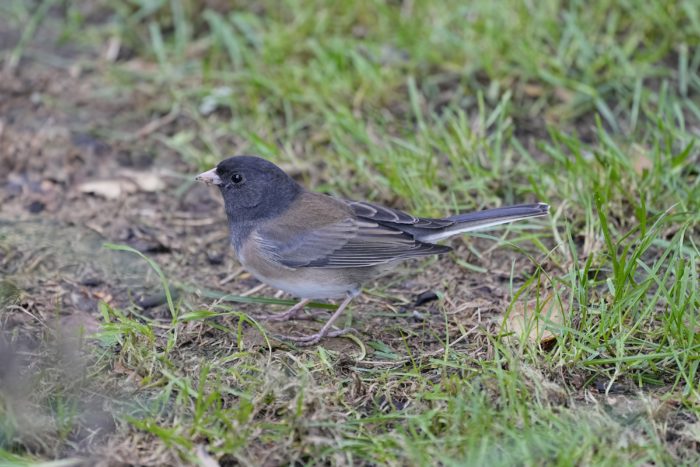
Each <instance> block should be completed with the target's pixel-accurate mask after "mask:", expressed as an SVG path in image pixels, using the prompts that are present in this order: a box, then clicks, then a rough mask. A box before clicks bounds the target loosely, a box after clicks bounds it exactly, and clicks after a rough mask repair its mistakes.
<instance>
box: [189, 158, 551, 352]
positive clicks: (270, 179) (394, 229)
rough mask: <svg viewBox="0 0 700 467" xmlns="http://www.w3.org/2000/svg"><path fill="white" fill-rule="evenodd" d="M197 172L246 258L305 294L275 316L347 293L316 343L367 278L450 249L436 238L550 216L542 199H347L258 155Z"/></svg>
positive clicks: (313, 338)
mask: <svg viewBox="0 0 700 467" xmlns="http://www.w3.org/2000/svg"><path fill="white" fill-rule="evenodd" d="M197 180H199V181H202V182H206V183H210V184H214V185H217V186H218V187H219V190H220V191H221V194H222V196H223V197H224V205H225V209H226V216H227V217H228V224H229V229H230V233H231V243H232V244H233V247H234V249H235V250H236V254H237V255H238V259H239V261H240V262H241V264H242V265H243V266H244V267H245V268H246V269H247V270H248V271H249V272H250V273H252V274H253V275H254V276H255V277H257V278H258V279H259V280H261V281H262V282H264V283H266V284H268V285H271V286H273V287H275V288H278V289H281V290H284V291H285V292H288V293H290V294H292V295H294V296H296V297H299V298H301V301H300V302H299V303H298V304H297V305H295V306H294V307H292V308H291V309H290V310H289V311H287V312H286V313H282V314H280V315H277V316H275V318H273V319H276V320H285V319H290V318H293V317H294V316H295V315H296V314H297V313H298V312H299V311H300V310H302V309H303V307H304V306H305V305H306V304H307V303H308V302H309V301H310V300H311V299H328V298H343V297H344V300H343V302H342V303H341V304H340V306H339V307H338V309H337V310H336V311H335V312H334V313H333V315H332V316H331V318H330V319H329V320H328V321H327V322H326V324H325V325H324V326H323V327H322V328H321V330H320V331H319V332H318V333H316V334H313V335H310V336H304V337H294V338H291V337H290V339H291V340H294V341H297V342H299V343H301V344H306V345H311V344H315V343H317V342H318V341H319V340H321V339H322V338H323V337H325V336H337V335H340V334H342V333H343V332H344V331H343V330H340V331H332V330H331V328H332V326H333V323H334V322H335V320H336V319H337V318H338V317H339V316H340V315H341V313H342V312H343V310H344V309H345V308H346V307H347V306H348V303H350V301H351V300H352V299H353V297H355V296H357V295H358V294H359V293H360V288H361V286H362V284H363V283H364V282H366V281H368V280H369V279H371V278H373V277H375V276H377V275H378V274H380V273H381V272H383V271H385V270H387V269H389V268H391V267H392V266H394V265H395V264H396V263H397V262H399V261H401V260H405V259H408V258H415V257H418V256H426V255H434V254H440V253H446V252H448V251H450V250H451V248H450V247H448V246H444V245H436V244H435V242H438V241H440V240H443V239H445V238H448V237H451V236H453V235H457V234H460V233H463V232H469V231H471V230H477V229H483V228H487V227H491V226H494V225H498V224H503V223H506V222H513V221H517V220H521V219H527V218H530V217H538V216H544V215H546V214H547V212H548V210H549V206H548V205H546V204H543V203H537V204H522V205H517V206H507V207H502V208H496V209H487V210H484V211H478V212H470V213H464V214H457V215H454V216H450V217H446V218H444V219H427V218H421V217H414V216H412V215H410V214H408V213H405V212H403V211H399V210H396V209H391V208H387V207H384V206H379V205H376V204H371V203H366V202H361V201H348V200H344V199H338V198H333V197H331V196H327V195H324V194H320V193H312V192H310V191H307V190H305V189H304V188H303V187H302V186H301V185H299V184H298V183H297V182H295V181H294V180H293V179H292V178H291V177H290V176H289V175H287V174H286V173H284V171H282V169H280V168H279V167H277V166H276V165H275V164H273V163H272V162H269V161H266V160H265V159H261V158H259V157H253V156H236V157H231V158H228V159H226V160H223V161H221V162H220V163H219V165H217V166H216V168H214V169H211V170H209V171H207V172H204V173H201V174H199V175H198V176H197Z"/></svg>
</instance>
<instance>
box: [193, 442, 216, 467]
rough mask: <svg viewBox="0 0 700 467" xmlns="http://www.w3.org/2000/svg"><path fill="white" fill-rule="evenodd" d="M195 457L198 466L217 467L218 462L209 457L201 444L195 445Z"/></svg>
mask: <svg viewBox="0 0 700 467" xmlns="http://www.w3.org/2000/svg"><path fill="white" fill-rule="evenodd" d="M195 454H196V455H197V460H198V461H199V465H201V466H202V467H219V462H218V461H217V460H216V459H214V458H213V457H211V456H210V455H209V453H208V452H207V450H206V449H205V448H204V446H202V445H201V444H198V445H197V450H196V451H195Z"/></svg>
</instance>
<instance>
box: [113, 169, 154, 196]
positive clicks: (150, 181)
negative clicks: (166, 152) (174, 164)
mask: <svg viewBox="0 0 700 467" xmlns="http://www.w3.org/2000/svg"><path fill="white" fill-rule="evenodd" d="M120 174H121V175H122V176H124V177H126V178H127V179H128V180H129V181H131V182H133V183H134V184H136V186H137V187H138V188H139V190H141V191H145V192H149V193H152V192H154V191H160V190H162V189H163V188H165V182H164V181H163V178H162V177H161V176H160V175H159V174H157V173H154V172H137V171H135V170H127V169H124V170H122V171H121V172H120Z"/></svg>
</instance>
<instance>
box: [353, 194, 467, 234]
mask: <svg viewBox="0 0 700 467" xmlns="http://www.w3.org/2000/svg"><path fill="white" fill-rule="evenodd" d="M346 203H347V204H348V206H350V209H352V211H353V212H354V213H355V215H356V216H357V217H359V218H362V219H367V220H370V221H374V222H378V223H381V224H384V225H387V226H391V227H394V228H397V229H399V230H404V229H405V228H406V227H408V228H409V229H414V228H415V229H442V228H445V227H449V226H451V225H452V224H454V221H452V220H450V219H431V218H427V217H415V216H412V215H411V214H409V213H407V212H404V211H399V210H398V209H392V208H388V207H386V206H380V205H378V204H371V203H367V202H365V201H346Z"/></svg>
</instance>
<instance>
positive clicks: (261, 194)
mask: <svg viewBox="0 0 700 467" xmlns="http://www.w3.org/2000/svg"><path fill="white" fill-rule="evenodd" d="M197 180H199V181H202V182H205V183H212V184H215V185H217V186H218V187H219V190H220V191H221V195H222V196H223V197H224V205H225V208H226V215H227V216H228V219H229V222H230V223H231V224H232V227H233V226H234V225H236V224H246V223H248V222H249V221H253V220H257V219H265V218H269V217H272V216H275V215H277V214H279V213H281V212H283V211H284V210H285V209H286V208H287V207H288V206H289V205H290V204H291V203H292V201H294V199H295V198H296V197H297V196H298V195H299V193H301V192H302V191H303V188H302V187H301V186H300V185H299V184H298V183H297V182H295V181H294V180H292V178H291V177H290V176H289V175H287V174H286V173H284V171H283V170H282V169H280V168H279V167H277V166H276V165H275V164H273V163H272V162H269V161H266V160H265V159H262V158H260V157H255V156H235V157H229V158H228V159H224V160H223V161H221V162H219V164H218V165H217V166H216V167H215V168H214V169H212V170H209V171H208V172H204V173H202V174H199V175H198V176H197Z"/></svg>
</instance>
